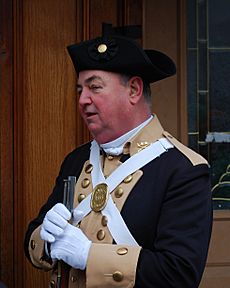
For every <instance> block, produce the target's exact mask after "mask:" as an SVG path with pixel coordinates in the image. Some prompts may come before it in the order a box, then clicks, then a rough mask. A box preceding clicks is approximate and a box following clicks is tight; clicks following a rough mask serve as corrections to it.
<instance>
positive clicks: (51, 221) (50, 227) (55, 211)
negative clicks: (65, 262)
mask: <svg viewBox="0 0 230 288" xmlns="http://www.w3.org/2000/svg"><path fill="white" fill-rule="evenodd" d="M70 218H71V213H70V212H69V210H68V209H67V208H66V207H65V205H63V204H61V203H57V204H56V205H54V206H53V208H51V209H50V210H49V211H48V212H47V213H46V216H45V218H44V220H43V223H42V226H41V231H40V237H41V239H43V240H44V241H47V242H50V243H53V242H54V241H55V239H56V237H57V236H60V235H62V234H63V232H64V230H65V228H66V226H67V224H68V220H70Z"/></svg>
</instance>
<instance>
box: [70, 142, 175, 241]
mask: <svg viewBox="0 0 230 288" xmlns="http://www.w3.org/2000/svg"><path fill="white" fill-rule="evenodd" d="M170 148H173V145H172V144H171V143H170V142H169V141H168V140H167V139H166V138H161V139H159V140H158V141H156V142H154V143H152V144H151V145H149V146H148V147H146V148H145V149H143V150H142V151H140V152H139V153H136V154H135V155H133V156H132V157H130V158H129V159H128V160H127V161H125V162H124V163H122V164H121V165H120V166H119V167H118V168H117V169H116V170H114V171H113V173H111V175H110V176H109V177H108V178H106V179H105V177H104V175H103V172H102V169H101V163H100V148H99V145H98V144H97V142H96V141H93V142H92V144H91V152H90V163H91V164H92V165H93V167H94V169H93V170H92V172H91V176H92V184H93V188H94V187H96V185H98V184H100V183H105V184H107V186H108V189H109V192H110V193H111V192H112V191H113V190H114V189H115V188H116V187H117V186H118V185H119V184H120V183H121V182H122V181H123V180H124V179H125V178H126V177H127V176H128V175H130V174H132V173H134V172H135V171H137V170H138V169H140V168H141V167H143V166H145V165H146V164H148V163H149V162H151V161H152V160H153V159H155V158H157V157H159V156H160V155H161V154H163V153H164V152H166V151H168V149H170ZM90 199H91V194H89V195H88V196H87V197H86V198H85V199H84V200H83V201H82V202H81V203H80V204H79V205H78V206H77V207H76V210H78V211H79V215H82V216H81V217H80V219H78V221H77V222H75V223H74V224H75V225H76V224H78V223H79V222H80V221H81V220H82V219H83V218H84V217H85V216H86V215H87V214H88V213H90V212H91V207H90ZM101 213H102V214H103V215H105V216H107V218H108V228H109V231H110V233H111V235H112V236H113V238H114V240H115V241H116V243H117V244H129V245H138V244H137V242H136V240H135V239H134V238H133V236H132V235H131V233H130V231H129V230H128V228H127V226H126V224H125V222H124V220H123V218H122V216H121V214H120V212H119V210H118V209H117V207H116V205H115V204H114V203H113V201H112V198H111V195H110V196H109V200H108V202H107V205H106V206H105V208H104V209H103V210H102V211H101Z"/></svg>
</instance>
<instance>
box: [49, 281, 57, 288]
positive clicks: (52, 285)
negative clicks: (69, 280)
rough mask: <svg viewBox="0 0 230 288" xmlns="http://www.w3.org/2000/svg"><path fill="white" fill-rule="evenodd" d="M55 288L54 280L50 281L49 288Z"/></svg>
mask: <svg viewBox="0 0 230 288" xmlns="http://www.w3.org/2000/svg"><path fill="white" fill-rule="evenodd" d="M55 287H56V283H55V281H54V280H51V281H50V288H55Z"/></svg>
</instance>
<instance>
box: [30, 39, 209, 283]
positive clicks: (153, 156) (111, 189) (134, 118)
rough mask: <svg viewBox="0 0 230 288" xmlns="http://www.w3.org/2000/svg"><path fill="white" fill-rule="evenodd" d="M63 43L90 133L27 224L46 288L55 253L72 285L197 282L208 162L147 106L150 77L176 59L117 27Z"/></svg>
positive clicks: (205, 228)
mask: <svg viewBox="0 0 230 288" xmlns="http://www.w3.org/2000/svg"><path fill="white" fill-rule="evenodd" d="M68 51H69V54H70V56H71V59H72V61H73V64H74V66H75V69H76V71H77V75H78V86H77V87H78V93H79V108H80V113H81V115H82V117H83V119H84V121H85V122H86V124H87V126H88V129H89V131H90V132H91V134H92V136H93V138H94V140H93V141H92V142H91V143H86V144H85V145H83V146H81V147H79V148H77V149H76V150H74V151H73V152H72V153H70V154H69V155H68V156H67V157H66V158H65V160H64V162H63V164H62V166H61V170H60V173H59V176H58V177H57V180H56V185H55V187H54V190H53V192H52V194H51V195H50V197H49V199H48V201H47V203H46V204H45V205H44V206H43V207H42V208H41V210H40V212H39V215H38V217H37V218H36V219H35V220H33V221H32V222H31V223H30V225H29V227H28V231H27V234H26V238H25V251H26V255H27V257H28V258H29V259H30V261H31V262H32V263H33V265H35V266H36V267H39V268H43V269H45V270H49V269H53V272H54V273H53V280H52V282H51V284H52V285H53V286H52V285H51V287H56V286H55V285H56V281H57V279H56V278H57V277H56V278H55V275H56V276H57V269H58V267H59V264H60V261H62V264H63V262H64V263H66V264H68V265H69V270H68V279H69V281H68V287H87V288H91V287H101V288H103V287H106V288H108V287H136V288H148V287H156V288H168V287H174V288H190V287H193V288H195V287H198V285H199V282H200V279H201V276H202V273H203V270H204V267H205V262H206V257H207V252H208V245H209V240H210V234H211V224H212V207H211V193H210V179H209V166H208V163H207V161H206V160H205V159H203V158H202V157H201V156H200V155H198V154H196V153H195V152H193V151H192V150H190V149H189V148H187V147H185V146H184V145H182V144H181V143H180V142H178V141H177V140H176V139H175V138H174V137H173V136H171V135H170V134H169V133H168V132H166V131H164V130H163V128H162V126H161V125H160V122H159V121H158V119H157V116H156V115H151V108H150V107H151V104H150V103H151V94H150V87H149V83H153V82H156V81H158V80H161V79H164V78H166V77H169V76H172V75H174V74H175V65H174V63H173V62H172V60H171V59H170V58H169V57H167V56H166V55H165V54H163V53H161V52H159V51H154V50H143V49H142V48H140V47H139V46H138V45H137V44H136V43H135V42H134V41H132V40H130V39H128V38H124V37H121V36H113V37H102V38H96V39H93V40H89V41H85V42H82V43H80V44H76V45H71V46H69V47H68ZM70 175H73V176H76V179H77V183H76V186H75V198H74V209H73V211H71V212H72V214H71V213H70V212H69V211H68V209H67V208H66V207H65V206H64V205H63V204H61V203H62V201H63V190H64V188H63V186H64V180H65V179H66V178H67V177H68V176H70ZM70 220H71V221H70ZM65 271H66V270H65ZM59 280H60V279H59ZM62 281H64V280H63V279H62ZM66 287H67V286H66Z"/></svg>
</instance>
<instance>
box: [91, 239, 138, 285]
mask: <svg viewBox="0 0 230 288" xmlns="http://www.w3.org/2000/svg"><path fill="white" fill-rule="evenodd" d="M140 250H141V247H139V246H127V245H112V244H97V243H93V244H92V247H91V249H90V253H89V258H88V261H87V269H86V283H87V286H86V287H87V288H96V287H101V288H103V287H104V288H107V287H111V288H112V287H123V288H125V287H133V286H134V283H135V277H136V266H137V261H138V257H139V253H140Z"/></svg>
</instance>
